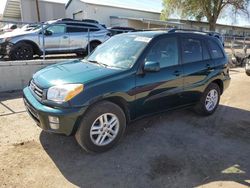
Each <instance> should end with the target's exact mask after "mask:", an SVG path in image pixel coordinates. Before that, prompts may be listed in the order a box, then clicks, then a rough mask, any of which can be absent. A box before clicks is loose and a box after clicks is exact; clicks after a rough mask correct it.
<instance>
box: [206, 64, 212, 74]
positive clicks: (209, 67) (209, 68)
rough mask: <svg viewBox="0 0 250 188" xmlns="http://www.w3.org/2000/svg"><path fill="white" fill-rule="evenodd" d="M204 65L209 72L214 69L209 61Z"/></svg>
mask: <svg viewBox="0 0 250 188" xmlns="http://www.w3.org/2000/svg"><path fill="white" fill-rule="evenodd" d="M206 67H207V70H208V71H209V72H212V71H214V69H213V68H212V67H211V65H210V64H209V63H208V64H207V65H206Z"/></svg>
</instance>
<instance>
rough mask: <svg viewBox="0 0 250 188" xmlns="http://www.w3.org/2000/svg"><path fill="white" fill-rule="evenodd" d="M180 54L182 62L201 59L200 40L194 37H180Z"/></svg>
mask: <svg viewBox="0 0 250 188" xmlns="http://www.w3.org/2000/svg"><path fill="white" fill-rule="evenodd" d="M182 56H183V63H191V62H196V61H202V59H203V50H202V41H201V40H199V39H194V38H184V39H182Z"/></svg>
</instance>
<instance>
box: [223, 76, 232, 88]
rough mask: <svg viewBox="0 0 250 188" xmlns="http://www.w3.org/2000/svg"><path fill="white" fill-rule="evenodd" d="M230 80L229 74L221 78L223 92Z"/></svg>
mask: <svg viewBox="0 0 250 188" xmlns="http://www.w3.org/2000/svg"><path fill="white" fill-rule="evenodd" d="M230 82H231V78H230V76H229V75H228V76H226V77H225V79H224V80H223V92H224V91H225V90H226V89H227V88H228V87H229V85H230Z"/></svg>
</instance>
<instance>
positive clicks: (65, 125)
mask: <svg viewBox="0 0 250 188" xmlns="http://www.w3.org/2000/svg"><path fill="white" fill-rule="evenodd" d="M23 99H24V104H25V106H26V109H27V112H28V113H29V115H30V116H31V117H32V119H33V120H34V121H35V122H36V123H37V125H38V126H39V127H40V128H42V129H43V130H45V131H48V132H53V133H59V134H65V135H71V134H72V132H73V131H74V128H77V127H76V126H78V125H77V122H78V121H77V120H78V119H79V117H80V116H82V115H83V113H84V112H85V111H86V109H87V107H83V108H63V109H59V108H52V107H49V106H45V105H43V104H41V103H40V102H39V101H37V99H36V98H35V97H34V96H33V94H32V93H31V91H30V89H29V88H28V87H26V88H24V90H23ZM49 116H54V117H58V118H59V128H58V129H52V128H51V127H50V122H49V119H48V117H49Z"/></svg>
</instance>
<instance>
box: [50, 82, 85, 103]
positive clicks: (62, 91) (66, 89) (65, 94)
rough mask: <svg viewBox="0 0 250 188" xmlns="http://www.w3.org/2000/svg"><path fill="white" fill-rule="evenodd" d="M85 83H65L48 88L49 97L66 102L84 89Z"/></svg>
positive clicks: (52, 99)
mask: <svg viewBox="0 0 250 188" xmlns="http://www.w3.org/2000/svg"><path fill="white" fill-rule="evenodd" d="M83 88H84V86H83V84H65V85H58V86H53V87H50V88H49V89H48V92H47V99H48V100H51V101H55V102H66V101H69V100H70V99H72V98H73V97H75V96H76V95H78V94H79V93H81V92H82V91H83Z"/></svg>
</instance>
